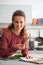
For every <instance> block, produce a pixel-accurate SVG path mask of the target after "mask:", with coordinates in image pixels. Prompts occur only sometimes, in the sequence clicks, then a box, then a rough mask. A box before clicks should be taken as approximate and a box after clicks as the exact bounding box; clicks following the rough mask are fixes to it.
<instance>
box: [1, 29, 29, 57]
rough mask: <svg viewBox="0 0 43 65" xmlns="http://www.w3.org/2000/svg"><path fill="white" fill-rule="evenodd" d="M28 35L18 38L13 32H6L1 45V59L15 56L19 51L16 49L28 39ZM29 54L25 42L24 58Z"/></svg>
mask: <svg viewBox="0 0 43 65" xmlns="http://www.w3.org/2000/svg"><path fill="white" fill-rule="evenodd" d="M26 37H27V34H25V35H24V36H18V35H16V34H14V33H13V32H12V31H11V30H8V29H7V30H6V32H4V33H3V34H2V38H1V43H0V56H1V57H8V56H11V55H12V54H14V53H15V52H16V51H17V49H15V48H14V45H16V44H20V43H21V44H23V43H24V40H25V39H26ZM27 53H28V43H26V42H25V49H24V50H22V54H23V56H26V55H27Z"/></svg>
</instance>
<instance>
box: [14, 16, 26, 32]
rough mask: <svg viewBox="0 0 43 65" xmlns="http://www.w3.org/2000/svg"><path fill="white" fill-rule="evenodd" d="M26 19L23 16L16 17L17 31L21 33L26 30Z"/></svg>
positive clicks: (15, 26) (15, 27)
mask: <svg viewBox="0 0 43 65" xmlns="http://www.w3.org/2000/svg"><path fill="white" fill-rule="evenodd" d="M24 24H25V19H24V17H23V16H15V17H14V21H13V25H14V29H15V30H16V31H21V30H22V29H23V28H24Z"/></svg>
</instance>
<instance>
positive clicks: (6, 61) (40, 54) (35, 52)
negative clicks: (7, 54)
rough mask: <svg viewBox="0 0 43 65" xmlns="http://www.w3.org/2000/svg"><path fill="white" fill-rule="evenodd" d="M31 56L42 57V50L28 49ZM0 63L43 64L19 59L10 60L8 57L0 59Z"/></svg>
mask: <svg viewBox="0 0 43 65" xmlns="http://www.w3.org/2000/svg"><path fill="white" fill-rule="evenodd" d="M30 53H31V54H32V55H33V56H35V57H36V56H37V57H43V51H30ZM0 65H43V64H35V63H30V62H24V61H20V59H16V60H10V59H5V60H4V59H0Z"/></svg>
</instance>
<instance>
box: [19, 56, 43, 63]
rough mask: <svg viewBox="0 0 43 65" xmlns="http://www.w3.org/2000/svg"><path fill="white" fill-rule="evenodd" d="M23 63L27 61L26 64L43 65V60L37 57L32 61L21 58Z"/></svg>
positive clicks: (31, 59)
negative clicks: (35, 64) (36, 64)
mask: <svg viewBox="0 0 43 65" xmlns="http://www.w3.org/2000/svg"><path fill="white" fill-rule="evenodd" d="M20 60H21V61H25V62H31V63H38V64H39V63H41V64H43V58H37V57H33V58H30V59H26V58H25V57H20Z"/></svg>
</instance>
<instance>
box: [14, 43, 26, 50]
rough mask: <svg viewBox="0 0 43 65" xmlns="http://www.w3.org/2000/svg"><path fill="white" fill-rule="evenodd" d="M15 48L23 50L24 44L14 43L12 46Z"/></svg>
mask: <svg viewBox="0 0 43 65" xmlns="http://www.w3.org/2000/svg"><path fill="white" fill-rule="evenodd" d="M14 48H15V49H19V50H24V49H25V44H16V45H15V46H14Z"/></svg>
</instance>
